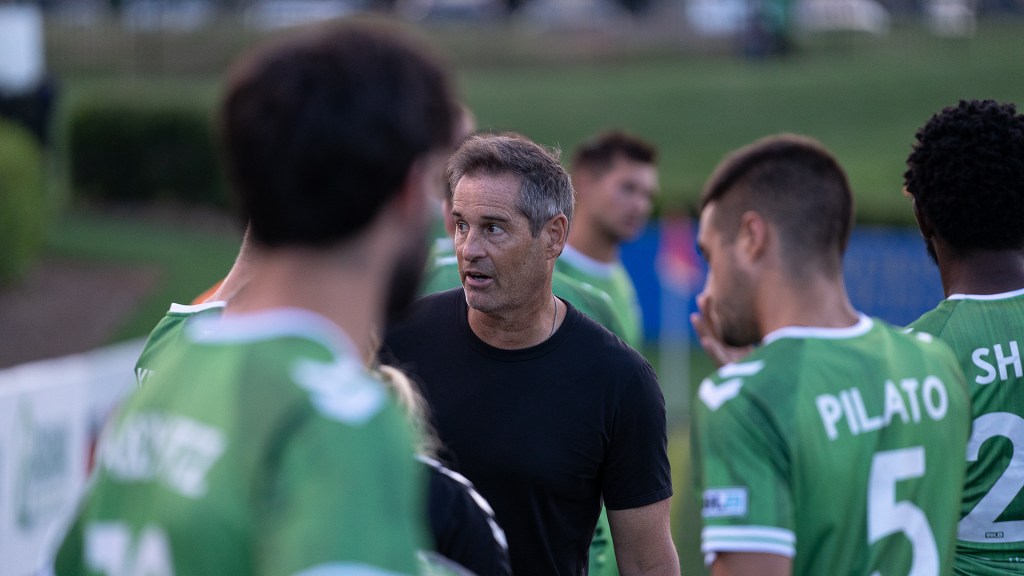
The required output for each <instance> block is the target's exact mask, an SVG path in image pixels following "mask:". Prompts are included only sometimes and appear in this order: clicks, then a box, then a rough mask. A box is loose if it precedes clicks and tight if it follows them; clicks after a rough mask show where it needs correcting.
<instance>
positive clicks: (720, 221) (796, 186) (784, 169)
mask: <svg viewBox="0 0 1024 576" xmlns="http://www.w3.org/2000/svg"><path fill="white" fill-rule="evenodd" d="M711 202H717V205H718V206H719V208H718V211H717V218H716V222H715V226H717V227H718V228H719V229H720V230H721V231H722V232H723V233H724V234H725V236H726V237H727V238H731V237H733V236H734V235H735V233H736V230H737V229H738V227H739V223H740V216H741V215H742V214H743V213H744V212H746V211H748V210H753V211H756V212H757V213H759V214H761V215H762V216H763V217H764V218H765V219H767V220H768V221H770V222H772V223H773V224H774V225H775V226H776V227H777V228H778V229H779V231H780V235H781V238H782V242H783V244H784V249H785V253H786V255H787V260H788V263H789V264H790V266H789V267H790V269H791V271H792V272H795V273H800V272H803V271H810V270H811V269H812V267H814V266H819V267H820V266H825V267H827V268H828V270H829V271H831V272H839V271H840V270H841V267H842V258H843V253H844V252H845V251H846V245H847V242H848V241H849V238H850V230H851V228H852V226H853V195H852V193H851V191H850V185H849V183H848V181H847V178H846V172H845V171H844V170H843V168H842V166H840V165H839V162H838V161H837V160H836V158H835V157H834V156H833V155H832V154H831V153H830V152H829V151H828V150H827V149H826V148H825V147H824V146H823V145H822V144H821V143H820V142H818V141H816V140H814V139H811V138H807V137H804V136H796V135H792V134H781V135H777V136H769V137H767V138H762V139H760V140H758V141H756V142H754V143H752V144H750V145H748V146H744V147H743V148H740V149H739V150H736V151H734V152H732V153H731V154H729V155H728V156H726V157H725V158H724V159H723V160H722V162H721V163H719V165H718V167H717V168H715V171H714V172H713V173H712V175H711V177H710V178H709V179H708V182H707V184H706V185H705V187H704V191H703V193H702V194H701V200H700V207H701V210H702V211H703V210H704V208H705V207H706V206H707V205H708V204H709V203H711Z"/></svg>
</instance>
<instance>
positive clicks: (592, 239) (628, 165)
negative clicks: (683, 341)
mask: <svg viewBox="0 0 1024 576" xmlns="http://www.w3.org/2000/svg"><path fill="white" fill-rule="evenodd" d="M656 159H657V152H656V150H655V149H654V147H653V146H652V145H651V144H648V143H647V142H644V141H643V140H640V139H639V138H637V137H635V136H632V135H629V134H626V133H624V132H617V131H615V132H606V133H602V134H598V135H597V136H595V137H593V138H592V139H591V140H589V141H587V142H585V143H584V144H582V145H581V146H580V147H579V148H578V149H577V150H576V152H575V153H574V154H573V159H572V162H571V169H570V172H572V184H573V188H574V189H575V191H576V218H575V220H574V221H573V223H572V228H571V229H570V230H569V243H568V244H566V245H565V250H563V251H562V255H561V256H560V257H559V258H558V260H557V262H556V267H555V270H557V271H559V272H561V273H564V274H566V275H568V276H570V277H572V278H574V279H576V280H577V281H580V282H583V283H585V284H589V285H591V286H594V287H595V288H597V289H598V290H601V291H603V292H606V293H607V294H608V295H609V296H611V299H612V302H613V304H614V306H615V312H616V315H617V316H618V317H619V319H620V323H621V324H622V325H623V327H624V329H625V335H624V336H622V339H623V340H625V341H626V343H627V344H629V345H630V346H632V347H633V348H636V349H640V347H641V346H642V345H643V318H642V316H641V312H640V302H639V300H638V299H637V296H636V289H635V288H634V286H633V281H632V279H630V277H629V273H628V272H627V271H626V268H625V266H623V264H622V261H621V260H620V259H619V246H620V245H621V244H622V243H623V242H627V241H629V240H633V239H635V238H636V237H637V236H638V235H639V234H640V233H641V232H642V231H643V228H644V226H645V225H646V224H647V218H648V217H649V216H650V214H651V209H652V208H653V206H654V204H653V202H654V195H655V193H656V192H657V189H658V169H657V166H656V165H655V162H656Z"/></svg>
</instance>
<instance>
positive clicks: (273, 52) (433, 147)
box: [220, 21, 459, 246]
mask: <svg viewBox="0 0 1024 576" xmlns="http://www.w3.org/2000/svg"><path fill="white" fill-rule="evenodd" d="M457 114H459V110H458V108H457V105H456V102H455V98H454V92H453V90H452V88H451V85H450V79H449V75H448V72H447V70H446V68H445V67H444V66H442V65H441V64H440V63H439V62H438V61H437V60H435V59H434V57H433V56H432V55H431V53H430V52H429V50H428V49H427V48H426V47H424V46H421V45H420V44H419V43H418V41H416V40H415V39H414V38H413V37H411V36H410V35H408V34H407V33H405V32H403V30H402V29H401V28H398V27H396V26H386V25H384V24H380V23H367V22H362V21H348V22H342V23H337V24H334V23H332V24H327V25H324V26H322V27H319V28H310V29H302V30H299V31H296V32H294V33H293V34H291V35H289V36H286V37H284V38H283V39H280V40H278V41H276V42H271V43H269V44H267V45H265V46H262V47H259V48H256V49H255V50H254V51H253V52H251V53H249V55H247V56H246V57H245V58H244V59H243V60H241V61H240V62H239V63H238V64H236V66H235V67H234V68H233V70H232V73H231V75H230V76H229V79H228V83H227V90H226V94H225V96H224V100H223V101H222V103H221V108H220V135H221V145H222V148H223V151H224V157H225V160H226V165H227V172H228V175H229V177H230V180H231V182H232V189H233V190H234V191H235V193H236V195H237V197H238V201H239V204H240V208H241V212H242V216H244V217H245V218H248V219H249V221H250V222H251V227H250V230H251V232H252V234H253V237H254V239H255V240H256V241H258V242H259V243H261V244H263V245H266V246H281V245H287V244H298V245H312V246H324V245H330V244H333V243H335V242H339V241H343V240H345V239H347V238H350V237H352V236H354V235H355V234H357V233H358V232H359V231H361V230H363V229H364V228H365V227H366V226H367V225H368V224H369V223H370V222H371V221H372V220H373V218H375V217H376V215H377V213H378V212H379V211H380V210H381V208H382V207H383V206H384V205H386V204H387V202H388V201H389V200H390V199H391V198H392V197H394V195H395V194H396V193H397V191H398V190H399V188H400V187H401V185H402V182H403V181H404V180H405V179H406V177H407V176H408V174H409V170H410V169H411V167H412V165H413V163H414V162H416V161H417V159H419V158H421V157H424V156H426V155H427V154H428V153H430V152H431V151H447V149H448V147H449V146H451V145H452V143H453V142H452V132H453V128H454V123H455V119H456V117H457Z"/></svg>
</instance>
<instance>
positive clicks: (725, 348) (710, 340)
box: [690, 294, 754, 367]
mask: <svg viewBox="0 0 1024 576" xmlns="http://www.w3.org/2000/svg"><path fill="white" fill-rule="evenodd" d="M697 309H698V310H699V312H694V313H692V314H690V324H693V329H694V330H695V331H696V332H697V337H698V338H699V339H700V346H701V348H703V349H704V352H705V353H707V355H708V356H709V357H710V358H711V360H712V361H713V362H714V363H715V365H716V366H718V367H722V366H724V365H726V364H729V363H731V362H736V361H737V360H740V359H742V358H743V357H744V356H746V355H747V354H750V351H751V350H753V349H754V347H753V346H729V345H728V344H726V343H725V342H723V341H722V338H721V337H720V336H719V335H718V330H717V328H716V327H715V325H714V321H713V320H712V316H711V314H710V313H709V312H708V310H709V308H708V297H707V296H706V295H704V294H700V295H698V296H697Z"/></svg>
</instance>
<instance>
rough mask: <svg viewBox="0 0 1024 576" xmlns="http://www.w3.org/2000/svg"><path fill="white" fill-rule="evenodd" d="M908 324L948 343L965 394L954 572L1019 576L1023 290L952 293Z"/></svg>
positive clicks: (1023, 525) (1023, 509)
mask: <svg viewBox="0 0 1024 576" xmlns="http://www.w3.org/2000/svg"><path fill="white" fill-rule="evenodd" d="M910 327H911V329H912V330H915V331H919V332H927V333H929V334H933V335H935V336H937V337H939V338H941V339H942V340H944V341H945V342H946V343H948V344H949V345H950V346H951V347H952V348H953V351H954V352H956V355H957V357H959V359H960V366H961V367H962V368H963V370H964V374H965V375H966V377H967V387H968V390H969V391H970V395H971V405H972V413H973V418H974V427H973V432H972V435H971V438H970V441H969V442H968V444H967V476H966V479H965V481H964V495H963V505H962V508H961V511H960V513H961V520H960V525H959V530H958V538H957V558H956V564H957V572H958V573H959V574H965V575H966V574H972V575H981V576H987V575H996V574H1006V573H1009V572H1014V573H1024V366H1022V361H1021V350H1022V348H1024V290H1018V291H1016V292H1011V293H1007V294H996V295H992V296H966V295H961V294H957V295H954V296H950V297H949V298H948V299H946V300H944V301H943V302H942V303H941V304H939V306H938V307H937V308H935V309H934V310H932V311H931V312H928V313H926V314H925V315H924V316H921V318H919V319H918V320H917V321H915V322H914V323H913V324H911V326H910Z"/></svg>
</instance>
